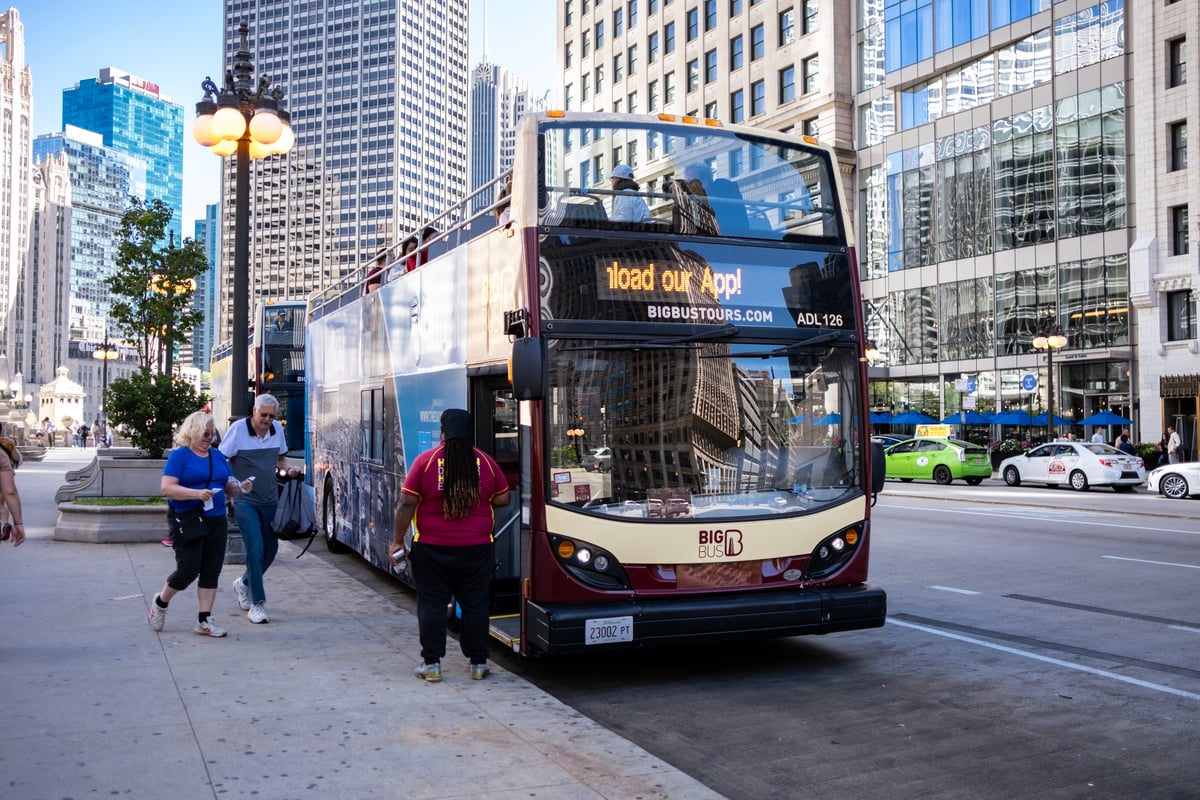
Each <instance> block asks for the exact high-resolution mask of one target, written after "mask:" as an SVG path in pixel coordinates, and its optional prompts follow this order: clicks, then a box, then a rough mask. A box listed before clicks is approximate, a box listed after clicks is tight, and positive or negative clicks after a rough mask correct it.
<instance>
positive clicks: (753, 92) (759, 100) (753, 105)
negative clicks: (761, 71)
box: [750, 81, 767, 117]
mask: <svg viewBox="0 0 1200 800" xmlns="http://www.w3.org/2000/svg"><path fill="white" fill-rule="evenodd" d="M765 113H767V84H766V81H755V82H754V83H752V84H750V116H752V117H757V116H758V115H759V114H765Z"/></svg>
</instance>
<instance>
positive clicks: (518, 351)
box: [508, 337, 548, 400]
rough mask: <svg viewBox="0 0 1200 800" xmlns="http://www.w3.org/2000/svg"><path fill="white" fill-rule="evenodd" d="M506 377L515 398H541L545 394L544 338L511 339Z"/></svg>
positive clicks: (543, 397)
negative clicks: (510, 351)
mask: <svg viewBox="0 0 1200 800" xmlns="http://www.w3.org/2000/svg"><path fill="white" fill-rule="evenodd" d="M508 377H509V380H510V381H511V382H512V387H513V397H514V398H515V399H517V400H542V399H545V397H546V394H547V388H548V387H547V385H546V384H547V382H548V377H547V374H546V340H545V339H534V338H529V337H524V338H521V339H514V340H513V349H512V357H511V358H510V359H509V362H508Z"/></svg>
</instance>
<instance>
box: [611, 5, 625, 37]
mask: <svg viewBox="0 0 1200 800" xmlns="http://www.w3.org/2000/svg"><path fill="white" fill-rule="evenodd" d="M624 32H625V9H623V8H618V9H616V10H615V11H613V36H620V35H621V34H622V33H624Z"/></svg>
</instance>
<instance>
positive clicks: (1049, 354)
mask: <svg viewBox="0 0 1200 800" xmlns="http://www.w3.org/2000/svg"><path fill="white" fill-rule="evenodd" d="M1032 344H1033V349H1034V350H1045V351H1046V441H1048V442H1050V441H1053V440H1054V352H1055V351H1056V350H1061V349H1063V348H1064V347H1066V346H1067V337H1065V336H1063V335H1062V333H1060V332H1059V329H1058V323H1056V322H1045V323H1043V324H1042V326H1041V327H1040V328H1039V329H1038V333H1037V335H1036V336H1034V337H1033V342H1032Z"/></svg>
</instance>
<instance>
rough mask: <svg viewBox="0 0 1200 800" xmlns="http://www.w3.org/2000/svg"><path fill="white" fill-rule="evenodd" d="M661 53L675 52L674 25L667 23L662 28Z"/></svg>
mask: <svg viewBox="0 0 1200 800" xmlns="http://www.w3.org/2000/svg"><path fill="white" fill-rule="evenodd" d="M663 51H664V52H667V53H674V52H675V23H674V22H668V23H667V24H666V25H665V26H664V27H663Z"/></svg>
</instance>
